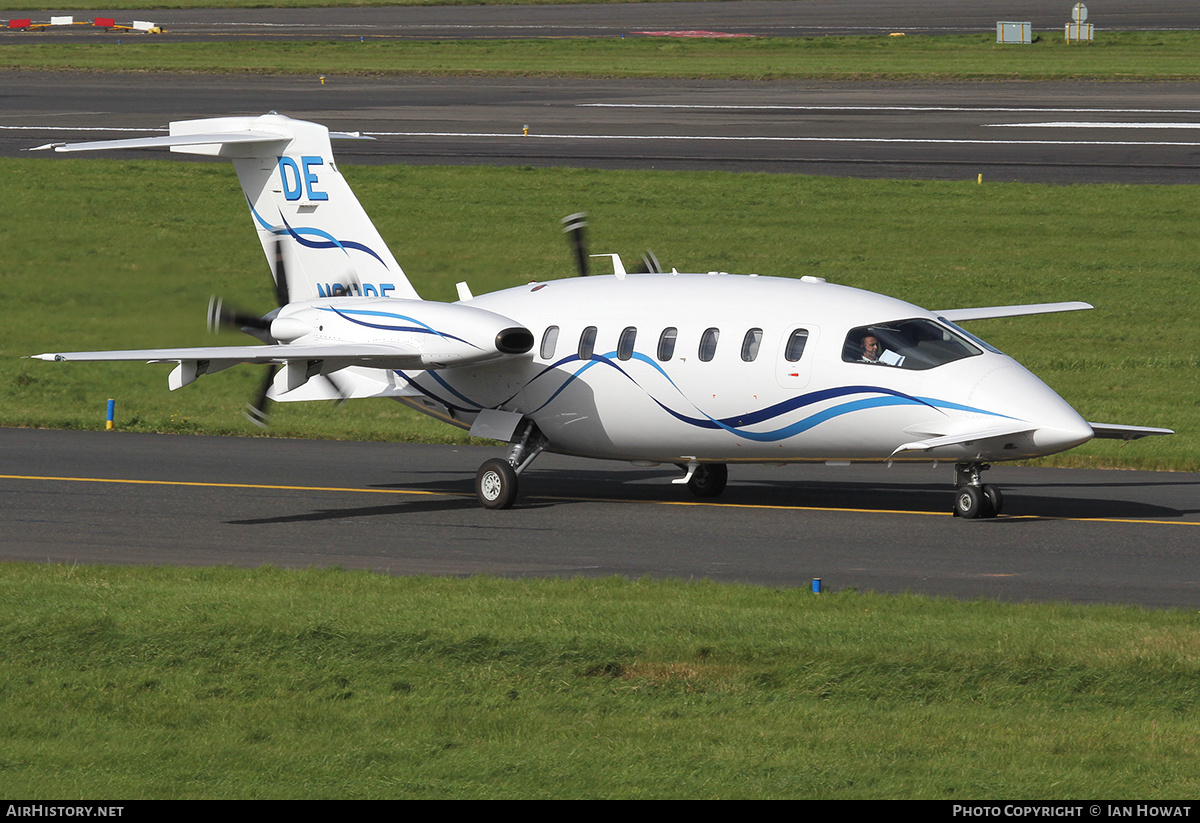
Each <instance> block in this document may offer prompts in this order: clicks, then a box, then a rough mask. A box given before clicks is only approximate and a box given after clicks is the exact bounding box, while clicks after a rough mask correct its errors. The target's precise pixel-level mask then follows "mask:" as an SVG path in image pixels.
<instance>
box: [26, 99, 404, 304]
mask: <svg viewBox="0 0 1200 823" xmlns="http://www.w3.org/2000/svg"><path fill="white" fill-rule="evenodd" d="M331 136H332V137H341V138H348V139H369V138H363V137H361V135H350V134H337V133H335V134H333V135H331V134H330V132H329V129H327V128H326V127H325V126H322V125H319V124H317V123H309V122H306V121H303V120H293V119H291V118H290V117H284V116H282V115H279V114H264V115H262V116H260V117H217V118H211V119H206V120H182V121H178V122H174V123H171V133H170V136H169V137H149V138H135V139H132V140H104V141H99V142H93V143H76V144H74V145H64V144H51V145H47V146H41V147H40V148H53V149H54V150H55V151H91V150H99V149H127V148H155V147H169V148H170V149H171V151H177V152H184V153H187V154H204V155H211V156H214V157H226V158H229V159H231V160H233V165H234V168H235V169H236V170H237V175H238V180H239V182H240V183H241V184H242V192H243V193H244V194H245V196H246V202H247V204H249V206H250V215H251V217H252V218H253V220H254V227H255V229H257V231H258V239H259V241H260V242H261V243H262V247H263V254H264V255H266V257H267V261H268V262H269V263H271V264H272V268H274V262H275V254H276V248H277V246H278V240H279V238H287V239H290V240H291V241H292V242H290V243H286V244H285V246H286V247H287V248H288V261H287V262H288V266H287V270H288V292H289V297H290V298H291V300H293V301H296V300H308V299H311V298H314V297H327V296H338V295H363V296H370V297H374V296H378V297H403V298H410V299H414V300H417V299H420V298H419V297H418V295H417V293H416V291H415V290H414V289H413V287H412V285H411V284H410V283H409V282H408V278H407V277H405V275H404V271H403V270H402V269H401V268H400V266H399V264H398V263H396V259H395V258H394V257H393V256H392V253H391V251H389V250H388V247H387V245H386V244H385V243H384V242H383V238H381V237H380V236H379V232H378V231H377V230H376V229H375V226H374V224H372V223H371V219H370V218H369V217H367V213H366V212H365V211H363V208H362V206H361V205H360V204H359V202H358V199H357V198H356V197H355V196H354V193H353V192H352V191H351V190H350V186H349V185H348V184H347V183H346V180H345V178H343V177H342V174H341V172H339V171H338V169H337V164H336V163H335V162H334V159H333V148H332V146H331V145H330V142H329V141H330V137H331Z"/></svg>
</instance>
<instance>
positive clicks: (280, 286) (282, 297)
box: [271, 238, 292, 307]
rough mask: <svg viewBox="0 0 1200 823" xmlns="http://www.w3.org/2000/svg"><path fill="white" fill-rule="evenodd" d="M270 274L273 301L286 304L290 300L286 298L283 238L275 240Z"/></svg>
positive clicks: (286, 282)
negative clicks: (273, 284) (272, 268)
mask: <svg viewBox="0 0 1200 823" xmlns="http://www.w3.org/2000/svg"><path fill="white" fill-rule="evenodd" d="M271 275H272V276H273V277H274V278H275V302H276V303H277V304H278V305H279V306H281V307H282V306H286V305H287V304H288V303H290V302H292V301H291V300H290V299H289V298H288V281H287V266H286V265H285V264H284V262H283V240H281V239H279V238H276V240H275V266H274V270H273V271H272V272H271Z"/></svg>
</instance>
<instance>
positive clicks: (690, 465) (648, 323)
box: [35, 113, 1171, 518]
mask: <svg viewBox="0 0 1200 823" xmlns="http://www.w3.org/2000/svg"><path fill="white" fill-rule="evenodd" d="M331 137H334V138H339V137H340V138H358V137H360V135H356V134H338V133H333V134H331V133H330V132H329V130H328V129H327V128H325V127H324V126H322V125H319V124H316V123H309V122H304V121H299V120H292V119H290V118H287V117H284V116H280V115H278V114H275V113H271V114H267V115H263V116H261V117H223V118H215V119H206V120H188V121H181V122H175V123H171V126H170V133H169V135H168V136H163V137H151V138H136V139H132V140H106V141H99V142H90V143H77V144H72V145H67V144H62V143H54V144H49V145H46V146H42V147H39V148H42V149H51V148H52V149H54V150H55V151H60V152H64V151H91V150H101V149H127V148H161V147H169V148H170V149H171V150H172V151H176V152H186V153H190V154H200V155H214V156H218V157H226V158H229V159H231V160H232V161H233V164H234V167H235V169H236V170H237V175H238V179H239V181H240V182H241V185H242V191H243V192H244V194H245V197H246V201H247V203H248V204H249V206H250V215H251V217H252V218H253V221H254V224H255V227H256V228H257V231H258V236H259V240H260V241H261V243H262V247H263V251H264V253H265V254H266V256H267V259H268V261H269V262H270V263H271V264H272V268H273V276H274V280H275V288H276V296H277V299H278V303H279V306H278V308H276V309H275V310H273V311H271V312H269V313H268V314H266V315H264V316H261V317H260V316H258V315H256V314H248V313H245V312H241V311H237V310H231V309H228V308H225V307H223V305H222V304H221V302H220V301H214V302H213V303H212V304H211V305H210V321H212V322H214V323H225V324H231V325H233V326H234V327H238V328H240V329H241V330H242V331H244V332H246V333H248V334H250V335H252V336H254V337H256V338H258V340H259V341H261V344H255V345H247V346H214V347H200V348H173V349H172V348H166V349H144V350H134V351H98V352H58V353H47V354H39V355H35V356H36V357H38V358H40V359H42V360H55V361H75V360H79V361H89V360H90V361H101V360H139V361H149V362H173V363H175V364H176V365H175V368H174V370H173V371H172V372H171V374H170V377H169V381H168V382H169V385H170V388H171V389H172V390H174V389H178V388H181V387H183V386H186V385H188V384H189V383H192V382H193V381H195V380H196V379H197V378H199V377H201V376H202V375H205V374H212V373H214V372H217V371H220V370H222V369H226V368H229V367H230V366H234V365H236V364H239V363H260V364H268V365H270V366H271V368H270V369H269V371H268V375H267V382H266V383H264V387H263V391H262V394H261V396H260V398H259V399H258V401H257V402H256V403H254V404H253V405H252V410H253V411H254V412H255V413H256V414H257V415H259V416H260V417H261V416H262V412H263V409H264V407H265V404H266V402H267V401H268V399H274V400H279V401H303V400H336V399H343V400H344V399H352V398H362V397H391V398H394V399H396V400H398V401H400V402H401V403H404V404H406V405H408V406H411V407H413V408H415V409H417V410H419V411H421V412H424V413H426V414H429V415H431V416H433V417H436V418H438V419H440V420H444V421H445V422H447V423H451V424H453V425H456V426H460V427H462V428H466V429H469V430H470V431H471V433H472V434H474V435H477V436H481V437H486V438H493V439H497V440H502V441H507V442H508V443H509V444H510V445H509V450H508V455H507V457H506V458H503V459H491V460H488V461H487V462H485V463H484V464H483V465H482V466H481V467H480V469H479V472H478V474H477V476H476V483H475V488H476V493H477V496H478V498H479V502H480V503H481V504H482V505H484V506H486V507H488V508H495V509H503V508H508V507H509V506H511V505H512V504H513V501H514V500H515V499H516V495H517V478H518V476H519V475H520V474H521V473H522V472H524V471H525V470H526V469H527V468H528V467H529V465H530V464H531V463H532V462H533V460H534V459H535V458H536V457H537V456H538V454H540V453H541V452H542V451H543V450H549V451H551V452H557V453H561V454H568V455H577V456H581V457H593V458H603V459H609V460H624V461H631V462H634V463H636V464H638V465H654V464H661V463H672V464H676V465H678V466H680V467H681V468H682V469H683V471H684V474H683V476H681V477H680V478H678V479H677V480H675V481H673V482H675V483H681V484H686V485H687V486H688V488H689V489H690V490H691V491H692V492H693V493H694V494H696V495H698V496H701V497H712V496H716V495H719V494H720V493H721V492H722V490H723V489H724V488H725V483H726V479H727V466H728V465H729V464H730V463H735V464H736V463H746V462H762V463H790V462H800V461H825V462H839V463H840V462H853V461H877V462H889V463H890V462H891V461H895V460H921V461H942V462H947V463H951V464H953V465H954V477H955V485H956V489H957V491H956V493H955V495H954V511H955V513H956V514H957V515H959V516H961V517H964V518H975V517H990V516H995V515H996V514H998V513H999V512H1000V510H1001V507H1002V505H1003V500H1002V496H1001V493H1000V491H999V489H997V488H996V487H995V486H993V485H991V484H984V483H983V482H982V481H981V473H982V472H983V470H985V469H986V468H988V465H989V464H990V463H993V462H996V461H1001V460H1018V459H1025V458H1031V457H1039V456H1042V455H1047V454H1053V453H1055V452H1060V451H1065V450H1066V449H1070V448H1073V447H1075V446H1078V445H1080V444H1081V443H1085V442H1087V441H1088V440H1091V439H1092V438H1093V437H1107V438H1124V439H1134V438H1139V437H1143V436H1146V435H1157V434H1171V431H1170V430H1168V429H1159V428H1148V427H1141V426H1120V425H1110V424H1101V423H1087V422H1085V421H1084V420H1083V418H1081V417H1080V416H1079V415H1078V414H1077V413H1076V412H1075V410H1074V409H1072V408H1071V407H1070V406H1069V405H1068V404H1067V403H1066V402H1065V401H1064V400H1063V399H1062V398H1060V397H1059V396H1058V395H1057V394H1055V393H1054V392H1053V391H1052V390H1051V389H1050V388H1049V387H1047V386H1046V385H1045V384H1044V383H1042V382H1041V381H1040V380H1038V378H1036V377H1035V376H1034V375H1033V374H1031V373H1030V372H1029V371H1027V370H1026V369H1025V368H1023V367H1022V366H1021V365H1020V364H1019V363H1017V362H1016V361H1015V360H1013V359H1012V358H1010V357H1008V356H1007V355H1005V354H1003V353H1002V352H1000V351H998V350H997V349H995V348H993V347H992V346H989V345H988V344H987V343H985V342H984V341H982V340H980V339H979V338H978V337H976V336H975V335H973V334H971V333H970V332H967V331H965V330H963V329H962V328H960V327H959V326H958V325H956V324H957V323H960V322H963V321H970V320H978V319H983V318H992V317H1013V316H1018V315H1028V314H1041V313H1046V312H1058V311H1075V310H1079V309H1089V308H1091V306H1090V305H1088V304H1087V303H1079V302H1069V303H1047V304H1038V305H1025V306H992V307H987V308H971V309H948V310H943V311H927V310H925V309H922V308H920V307H918V306H915V305H912V304H910V303H906V302H903V301H901V300H896V299H894V298H891V297H886V296H884V295H880V294H875V293H872V292H867V291H862V290H859V289H853V288H848V287H844V286H837V285H833V284H830V283H826V282H825V281H824V280H823V279H821V278H818V277H800V278H799V279H788V278H777V277H759V276H755V275H731V274H726V273H718V272H707V273H698V274H684V273H681V272H677V271H674V270H672V271H670V272H663V271H661V270H660V269H659V266H658V265H657V262H656V261H655V260H654V259H653V257H652V256H651V257H648V258H647V261H648V263H649V265H647V266H646V268H647V269H649V271H648V272H645V273H627V272H626V270H625V268H624V265H623V264H622V262H621V259H620V257H619V256H617V255H601V256H606V257H611V259H612V264H613V268H614V274H612V275H606V276H593V277H577V278H569V279H563V280H553V281H549V282H541V283H538V282H535V283H529V284H528V285H523V286H518V287H515V288H510V289H505V290H503V291H499V292H494V293H492V294H484V295H478V296H475V295H472V294H471V292H470V290H469V288H468V287H467V285H466V284H459V298H460V299H459V300H458V302H456V303H452V304H451V303H440V302H434V301H429V300H422V299H421V298H420V296H419V295H418V294H417V292H416V290H415V289H414V288H413V287H412V285H411V284H410V283H409V281H408V278H407V277H406V276H405V274H404V272H403V270H402V269H401V268H400V266H399V265H398V264H397V263H396V260H395V259H394V258H393V256H392V254H391V252H390V251H389V250H388V248H387V246H386V245H385V244H384V242H383V239H382V238H381V237H380V236H379V233H378V232H377V231H376V229H375V226H374V225H373V224H372V223H371V221H370V219H369V218H368V217H367V215H366V213H365V212H364V210H363V208H362V206H361V205H359V203H358V200H357V199H356V198H355V197H354V194H353V193H352V192H351V190H350V188H349V186H348V185H347V184H346V181H345V179H344V178H343V177H342V175H341V173H340V172H339V171H338V169H337V165H336V163H335V162H334V157H333V150H332V148H331V145H330V138H331ZM579 217H580V216H578V215H574V216H573V218H574V220H571V219H569V220H568V221H566V222H568V227H567V230H568V231H569V232H570V233H571V236H572V237H574V238H575V239H576V241H577V242H576V248H577V252H578V256H579V261H580V269H581V273H582V274H586V262H587V256H586V253H585V252H584V250H583V243H582V226H583V221H582V220H580V219H579Z"/></svg>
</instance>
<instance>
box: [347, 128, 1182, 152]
mask: <svg viewBox="0 0 1200 823" xmlns="http://www.w3.org/2000/svg"><path fill="white" fill-rule="evenodd" d="M363 134H366V135H369V136H371V137H478V138H483V139H498V138H516V139H519V140H684V141H713V142H743V143H745V142H751V141H756V140H758V141H763V142H770V143H893V144H914V145H942V146H955V145H957V146H1179V147H1183V148H1194V147H1200V143H1195V142H1192V143H1189V142H1169V141H1150V140H950V139H935V138H920V137H773V136H764V135H745V136H736V135H703V134H533V133H530V134H528V135H525V134H521V133H520V132H460V131H368V132H363Z"/></svg>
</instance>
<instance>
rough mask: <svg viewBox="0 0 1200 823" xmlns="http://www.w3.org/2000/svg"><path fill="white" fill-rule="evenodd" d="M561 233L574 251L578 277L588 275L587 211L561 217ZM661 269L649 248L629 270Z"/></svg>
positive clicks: (652, 271) (655, 270)
mask: <svg viewBox="0 0 1200 823" xmlns="http://www.w3.org/2000/svg"><path fill="white" fill-rule="evenodd" d="M562 224H563V234H565V235H567V242H568V243H570V244H571V248H572V249H574V251H575V266H576V268H578V269H579V276H580V277H587V276H588V263H587V261H588V253H587V238H586V232H585V229H587V212H582V211H581V212H577V213H575V214H569V215H567V216H566V217H564V218H563V219H562ZM662 270H663V267H662V264H661V263H659V262H658V257H657V256H656V255H655V254H654V252H652V251H650V250H649V249H647V250H646V253H645V254H643V255H642V263H641V265H640V266H637V267H636V268H634V269H632V270H631V272H630V273H631V274H661V273H662Z"/></svg>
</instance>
